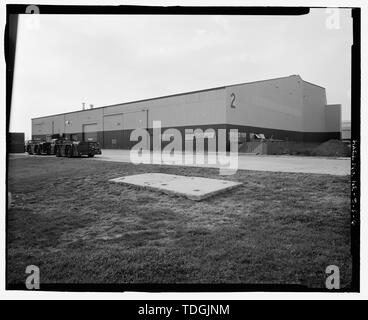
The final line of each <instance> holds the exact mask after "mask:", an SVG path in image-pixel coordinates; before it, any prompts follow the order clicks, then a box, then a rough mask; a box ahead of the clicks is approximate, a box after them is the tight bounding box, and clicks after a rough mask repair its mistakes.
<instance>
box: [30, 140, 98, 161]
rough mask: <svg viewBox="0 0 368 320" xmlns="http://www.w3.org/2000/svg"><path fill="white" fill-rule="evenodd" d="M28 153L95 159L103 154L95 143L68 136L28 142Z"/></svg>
mask: <svg viewBox="0 0 368 320" xmlns="http://www.w3.org/2000/svg"><path fill="white" fill-rule="evenodd" d="M25 148H26V152H28V153H29V154H37V155H41V154H53V155H56V156H57V157H69V158H71V157H80V156H83V155H85V156H88V157H94V156H95V154H101V148H100V145H99V144H98V143H97V142H94V141H76V140H73V139H71V138H68V137H67V136H66V135H64V134H63V135H59V134H54V135H49V136H47V137H46V141H44V140H41V139H34V140H28V141H27V142H26V146H25Z"/></svg>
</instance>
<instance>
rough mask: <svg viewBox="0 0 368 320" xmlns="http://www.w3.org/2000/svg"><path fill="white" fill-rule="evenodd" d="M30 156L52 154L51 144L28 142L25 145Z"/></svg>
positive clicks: (34, 140) (36, 141) (39, 141)
mask: <svg viewBox="0 0 368 320" xmlns="http://www.w3.org/2000/svg"><path fill="white" fill-rule="evenodd" d="M25 149H26V152H27V153H28V154H38V155H40V154H51V153H52V152H51V143H50V142H47V141H42V140H37V139H33V140H28V141H27V142H26V145H25Z"/></svg>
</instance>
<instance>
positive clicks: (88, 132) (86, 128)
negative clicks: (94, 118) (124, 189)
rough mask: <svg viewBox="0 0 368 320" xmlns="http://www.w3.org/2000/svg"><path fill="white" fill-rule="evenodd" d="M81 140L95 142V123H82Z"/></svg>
mask: <svg viewBox="0 0 368 320" xmlns="http://www.w3.org/2000/svg"><path fill="white" fill-rule="evenodd" d="M83 141H94V142H97V123H91V124H84V125H83Z"/></svg>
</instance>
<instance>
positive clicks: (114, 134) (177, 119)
mask: <svg viewBox="0 0 368 320" xmlns="http://www.w3.org/2000/svg"><path fill="white" fill-rule="evenodd" d="M153 121H161V126H162V129H163V131H164V130H165V129H166V128H176V129H179V130H180V131H181V133H182V137H183V146H184V140H185V136H186V135H185V129H202V130H203V131H205V130H207V129H209V128H212V129H215V131H216V132H217V130H218V129H220V128H221V129H227V130H229V129H238V130H239V132H240V134H242V135H243V136H249V135H252V134H253V135H254V134H263V135H264V136H265V137H266V138H270V139H271V138H272V139H280V140H288V141H296V142H323V141H326V140H329V139H340V129H341V128H340V127H341V105H336V104H333V105H331V104H327V99H326V90H325V89H324V88H323V87H320V86H318V85H315V84H312V83H310V82H307V81H304V80H303V79H302V78H301V77H300V76H298V75H292V76H287V77H282V78H276V79H269V80H263V81H255V82H248V83H241V84H235V85H229V86H223V87H217V88H211V89H207V90H199V91H193V92H187V93H181V94H175V95H169V96H164V97H159V98H152V99H146V100H140V101H134V102H128V103H121V104H116V105H109V106H104V107H98V108H94V109H87V110H80V111H73V112H69V113H63V114H57V115H51V116H45V117H39V118H34V119H32V138H33V139H36V138H42V139H45V138H46V137H47V136H49V135H52V134H64V135H65V136H67V137H69V138H72V139H76V140H84V141H97V142H99V144H100V146H101V147H102V148H105V149H130V148H131V147H132V146H134V145H135V144H136V143H137V141H130V134H131V132H132V130H134V129H136V128H145V129H147V130H148V131H149V132H150V134H151V135H152V127H153ZM245 133H246V134H245ZM211 138H216V136H212V137H211V136H209V135H208V136H207V139H211ZM151 144H152V139H151Z"/></svg>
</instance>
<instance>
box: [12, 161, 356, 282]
mask: <svg viewBox="0 0 368 320" xmlns="http://www.w3.org/2000/svg"><path fill="white" fill-rule="evenodd" d="M144 172H165V173H171V174H181V175H195V176H202V177H210V178H219V179H227V180H234V181H240V182H242V183H243V184H244V185H243V186H241V187H240V188H237V189H235V190H233V191H230V192H228V193H225V194H221V195H219V196H216V197H213V198H209V199H207V200H204V201H202V202H195V201H192V200H189V199H186V198H181V197H176V196H169V195H165V194H160V193H156V192H152V191H148V190H139V191H138V190H136V189H134V188H131V187H128V186H124V185H121V184H116V183H111V182H108V179H111V178H116V177H119V176H123V175H128V174H137V173H144ZM8 174H9V180H8V191H10V192H11V193H12V204H11V207H10V209H9V210H8V234H7V235H8V247H7V248H8V256H7V262H8V269H7V270H8V279H7V281H8V283H9V284H20V283H24V281H25V278H26V276H27V275H26V274H25V269H26V266H27V265H31V264H33V265H37V266H38V267H39V268H40V276H41V284H42V283H253V284H257V283H267V284H270V283H271V284H272V283H274V284H303V285H307V286H309V287H313V288H324V283H325V279H326V274H325V269H326V267H327V266H328V265H332V264H334V265H337V266H338V267H339V268H340V276H341V287H342V288H346V289H348V288H349V286H350V280H351V256H350V185H349V184H350V177H341V176H328V175H313V174H294V173H273V172H256V171H238V172H237V174H235V175H233V176H225V177H221V176H219V175H218V170H216V169H205V168H189V167H172V166H153V165H139V166H136V165H133V164H129V163H113V162H105V161H95V160H93V159H78V158H75V159H68V158H56V157H52V156H50V157H27V158H18V159H10V160H9V168H8Z"/></svg>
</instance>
